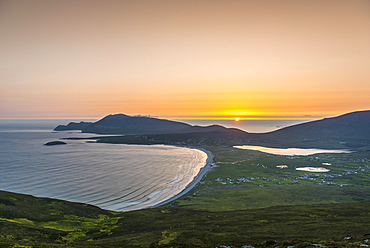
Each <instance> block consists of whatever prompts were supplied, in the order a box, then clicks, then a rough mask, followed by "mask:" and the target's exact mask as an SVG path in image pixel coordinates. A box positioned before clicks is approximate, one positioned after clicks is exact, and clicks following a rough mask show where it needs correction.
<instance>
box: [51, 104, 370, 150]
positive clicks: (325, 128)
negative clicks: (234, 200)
mask: <svg viewBox="0 0 370 248" xmlns="http://www.w3.org/2000/svg"><path fill="white" fill-rule="evenodd" d="M369 126H370V110H366V111H357V112H351V113H347V114H344V115H341V116H337V117H332V118H324V119H322V120H317V121H311V122H307V123H302V124H297V125H293V126H289V127H285V128H282V129H279V130H276V131H273V132H268V133H248V132H245V131H242V130H239V129H236V128H226V127H223V126H220V125H212V126H206V127H201V126H192V125H189V124H186V123H182V122H177V121H171V120H165V119H157V118H152V117H148V116H128V115H124V114H115V115H108V116H106V117H104V118H103V119H101V120H99V121H97V122H94V123H88V122H80V123H73V122H71V123H69V124H68V125H59V126H57V127H56V128H55V129H54V130H55V131H66V130H81V131H82V132H84V133H96V134H115V135H124V136H115V137H103V138H99V139H98V142H107V143H125V144H173V145H201V144H205V145H215V146H233V145H241V144H248V145H268V146H271V147H297V148H338V149H341V148H365V147H367V146H369V145H370V128H369ZM95 139H96V138H95Z"/></svg>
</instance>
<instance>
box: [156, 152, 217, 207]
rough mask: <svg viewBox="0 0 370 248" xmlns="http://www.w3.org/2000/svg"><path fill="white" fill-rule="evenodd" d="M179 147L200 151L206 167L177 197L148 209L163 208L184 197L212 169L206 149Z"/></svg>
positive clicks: (210, 156) (211, 158) (209, 155)
mask: <svg viewBox="0 0 370 248" xmlns="http://www.w3.org/2000/svg"><path fill="white" fill-rule="evenodd" d="M180 147H184V148H185V147H186V148H190V149H197V150H200V151H202V152H204V153H206V154H207V160H206V165H205V166H203V167H202V168H201V169H200V171H199V173H198V174H197V175H196V176H195V177H194V179H193V181H191V182H190V183H189V184H188V185H187V186H186V187H185V188H184V189H183V190H182V191H181V192H180V193H178V194H177V195H174V196H172V197H171V198H169V199H167V200H165V201H163V202H161V203H158V204H156V205H154V206H151V207H149V208H156V207H160V206H163V205H165V204H167V203H170V202H172V201H174V200H176V199H178V198H180V197H181V196H183V195H185V194H186V193H188V192H189V191H190V190H192V189H193V188H194V187H195V186H196V185H197V184H198V183H199V182H200V180H201V179H202V178H203V177H204V176H205V175H206V174H207V173H208V172H209V171H210V170H211V169H212V168H211V165H212V164H213V158H214V156H213V154H212V152H210V151H208V150H206V149H203V148H198V147H189V146H180Z"/></svg>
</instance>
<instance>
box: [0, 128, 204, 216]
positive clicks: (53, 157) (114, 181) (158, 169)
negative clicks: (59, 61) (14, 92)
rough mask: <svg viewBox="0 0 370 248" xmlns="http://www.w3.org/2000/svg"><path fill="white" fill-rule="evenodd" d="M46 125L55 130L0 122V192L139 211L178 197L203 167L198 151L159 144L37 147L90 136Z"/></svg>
mask: <svg viewBox="0 0 370 248" xmlns="http://www.w3.org/2000/svg"><path fill="white" fill-rule="evenodd" d="M59 123H60V121H59ZM9 124H10V125H9ZM35 124H36V125H35ZM50 124H51V128H52V127H54V126H55V125H54V122H52V123H46V122H45V121H32V122H31V123H29V125H27V124H26V123H25V122H23V123H22V122H21V121H18V122H15V123H14V125H13V124H12V123H11V122H10V121H0V175H1V180H0V189H1V190H6V191H12V192H18V193H25V194H31V195H35V196H43V197H52V198H58V199H64V200H69V201H77V202H84V203H89V204H93V205H97V206H99V207H102V208H105V209H112V210H132V209H140V208H146V207H150V206H153V205H156V204H158V203H160V202H162V201H164V200H166V199H168V198H171V197H172V196H174V195H176V194H178V193H180V192H181V191H182V190H183V189H184V188H185V187H186V186H187V185H188V184H189V183H190V182H191V181H192V180H193V179H194V176H195V175H197V174H198V172H199V170H200V169H201V168H202V167H203V166H204V165H205V163H206V158H207V156H206V154H205V153H204V152H202V151H200V150H196V149H189V148H180V147H171V146H162V145H156V146H137V145H117V144H100V143H86V142H85V141H82V140H77V141H75V140H74V141H71V140H67V141H66V142H67V143H68V145H61V146H43V144H44V143H46V142H48V141H53V140H58V139H59V138H64V137H83V136H85V137H86V136H88V137H91V136H92V134H82V133H77V132H59V133H53V132H51V129H49V127H50Z"/></svg>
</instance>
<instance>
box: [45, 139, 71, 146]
mask: <svg viewBox="0 0 370 248" xmlns="http://www.w3.org/2000/svg"><path fill="white" fill-rule="evenodd" d="M56 145H67V143H66V142H64V141H60V140H56V141H50V142H47V143H45V144H44V146H56Z"/></svg>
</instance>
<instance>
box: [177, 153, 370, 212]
mask: <svg viewBox="0 0 370 248" xmlns="http://www.w3.org/2000/svg"><path fill="white" fill-rule="evenodd" d="M206 149H209V150H211V151H212V152H213V153H214V154H216V156H215V166H214V168H213V169H212V171H211V172H210V173H209V174H208V175H207V177H206V178H204V180H203V181H202V182H201V183H200V184H199V185H197V186H196V187H195V189H193V191H192V192H190V193H189V194H188V195H186V196H184V197H182V198H180V199H178V200H176V201H175V202H174V203H172V205H176V206H178V207H191V208H196V209H204V210H213V211H220V210H235V209H250V208H261V207H269V206H277V205H294V204H317V203H340V202H359V201H370V184H369V176H370V152H356V153H350V154H317V155H311V156H299V157H298V156H297V157H289V156H276V155H269V154H266V153H261V152H257V151H249V150H240V149H233V148H219V147H216V148H215V147H206ZM323 163H324V164H325V163H329V164H331V165H323ZM280 165H287V166H288V168H283V169H281V168H278V167H276V166H280ZM307 166H309V167H324V168H327V169H330V171H329V172H326V173H315V172H304V171H297V170H296V169H295V168H296V167H307Z"/></svg>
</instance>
